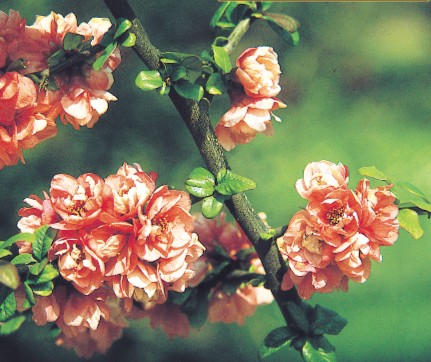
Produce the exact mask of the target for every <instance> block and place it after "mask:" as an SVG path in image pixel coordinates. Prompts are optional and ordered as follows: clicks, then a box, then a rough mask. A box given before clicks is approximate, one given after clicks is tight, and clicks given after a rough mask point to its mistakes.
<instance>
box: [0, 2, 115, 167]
mask: <svg viewBox="0 0 431 362" xmlns="http://www.w3.org/2000/svg"><path fill="white" fill-rule="evenodd" d="M110 26H111V23H110V22H109V20H107V19H99V18H95V19H92V20H91V21H90V22H89V23H88V24H87V23H82V24H81V25H79V26H78V25H77V20H76V17H75V15H73V14H69V15H68V16H66V17H63V16H61V15H58V14H55V13H54V12H52V13H51V14H50V15H49V16H46V17H43V16H39V17H37V20H36V22H35V23H34V24H33V25H32V26H26V25H25V19H21V17H20V14H19V12H17V11H13V10H11V11H10V12H9V15H7V14H5V13H3V12H1V11H0V169H1V168H3V167H4V166H10V165H15V164H16V163H17V162H18V159H19V158H20V159H21V161H22V162H23V163H24V158H23V155H22V150H23V149H31V148H33V147H35V146H36V145H37V144H39V143H41V142H42V141H44V140H46V139H48V138H51V137H54V136H55V135H56V134H57V125H56V123H55V119H56V117H57V116H60V118H61V121H62V122H63V123H64V124H67V123H68V122H69V123H71V124H72V125H73V126H74V127H75V128H77V129H79V127H80V126H87V127H92V126H93V125H94V124H95V123H96V122H97V120H98V118H99V116H100V115H101V114H103V113H105V112H106V110H107V108H108V102H109V101H114V100H116V98H115V97H114V96H113V95H112V94H110V93H109V92H107V90H109V89H110V88H111V86H112V84H113V81H114V79H113V77H112V71H113V70H114V69H115V68H116V67H117V66H118V64H119V63H120V62H121V57H120V52H119V50H118V49H115V51H114V52H113V53H112V55H111V56H110V58H109V59H108V60H107V61H106V62H105V64H104V66H103V67H102V69H100V70H99V71H95V70H93V68H92V66H91V64H87V63H86V62H82V63H79V64H75V65H74V66H73V67H72V68H70V69H65V70H63V71H61V72H59V73H57V74H53V75H52V76H53V77H49V78H48V79H45V80H42V79H39V81H42V83H43V82H46V80H49V83H55V85H54V86H52V87H51V86H49V84H48V85H47V84H46V83H45V84H42V83H41V84H35V83H34V82H33V80H32V79H31V78H30V77H28V76H29V74H32V73H33V74H34V73H37V72H42V71H44V70H45V69H48V68H49V59H50V58H51V56H53V55H54V54H56V53H57V52H58V51H59V50H61V49H62V48H63V39H64V37H65V36H66V34H68V33H73V34H79V35H82V36H83V37H84V39H85V40H89V39H90V38H91V37H92V38H93V39H92V40H91V45H92V46H93V45H96V44H98V43H99V42H100V40H101V38H102V36H103V34H104V33H106V32H107V31H108V29H109V28H110ZM67 54H68V55H69V54H70V55H72V54H73V51H68V53H67ZM53 89H57V90H53Z"/></svg>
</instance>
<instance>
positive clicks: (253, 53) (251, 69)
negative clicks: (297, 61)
mask: <svg viewBox="0 0 431 362" xmlns="http://www.w3.org/2000/svg"><path fill="white" fill-rule="evenodd" d="M277 58H278V57H277V54H276V53H275V52H274V50H273V49H272V48H270V47H258V48H248V49H246V50H244V51H243V52H242V53H241V55H240V56H239V57H238V59H237V61H236V66H237V67H238V68H237V69H236V71H235V75H234V79H235V78H236V80H238V81H239V82H241V84H242V85H243V86H244V91H245V93H246V94H247V95H248V96H250V97H275V96H276V95H277V94H278V93H279V92H280V90H281V88H280V86H279V85H278V82H279V80H280V74H281V70H280V65H279V64H278V59H277Z"/></svg>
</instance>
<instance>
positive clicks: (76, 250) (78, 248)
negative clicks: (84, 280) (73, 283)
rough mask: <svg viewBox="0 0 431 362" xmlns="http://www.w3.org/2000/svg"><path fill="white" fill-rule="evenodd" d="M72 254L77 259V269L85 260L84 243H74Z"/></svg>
mask: <svg viewBox="0 0 431 362" xmlns="http://www.w3.org/2000/svg"><path fill="white" fill-rule="evenodd" d="M70 255H71V256H72V258H73V259H74V260H75V263H76V266H75V269H77V268H79V266H80V264H81V263H82V262H83V261H84V260H85V253H84V251H83V248H82V245H79V244H73V246H72V252H71V253H70Z"/></svg>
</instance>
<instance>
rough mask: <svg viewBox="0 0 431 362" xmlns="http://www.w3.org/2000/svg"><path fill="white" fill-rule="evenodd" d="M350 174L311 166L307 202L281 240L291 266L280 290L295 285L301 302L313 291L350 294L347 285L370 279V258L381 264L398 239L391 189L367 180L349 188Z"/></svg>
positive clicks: (305, 184)
mask: <svg viewBox="0 0 431 362" xmlns="http://www.w3.org/2000/svg"><path fill="white" fill-rule="evenodd" d="M348 180H349V172H348V169H347V167H345V166H343V165H342V164H341V163H340V164H338V165H336V164H334V163H331V162H327V161H320V162H313V163H310V164H309V165H308V166H307V167H306V168H305V171H304V179H300V180H298V181H297V182H296V189H297V191H298V193H299V194H300V195H301V196H302V197H303V198H305V199H306V200H308V202H309V203H308V204H307V207H306V208H305V210H302V211H299V212H297V213H296V214H295V215H294V216H293V218H292V220H291V221H290V223H289V226H288V229H287V231H286V233H285V234H284V236H283V237H281V238H279V239H278V241H277V242H278V245H279V248H280V251H281V253H282V255H283V256H284V257H285V258H286V259H287V260H288V261H289V270H288V272H287V273H286V274H285V276H284V279H283V283H282V289H283V290H288V289H290V288H292V287H293V286H294V285H296V286H297V288H298V293H299V295H300V296H301V298H303V299H309V298H310V297H311V296H312V295H313V293H314V292H319V293H330V292H332V291H333V290H335V289H337V290H339V289H341V290H343V291H347V290H348V281H349V279H350V280H353V281H354V282H358V283H363V282H365V281H366V280H367V279H368V277H369V276H370V271H371V262H370V259H372V260H375V261H377V262H381V261H382V256H381V254H380V246H383V245H393V244H394V243H395V241H396V239H397V238H398V232H399V223H398V220H397V219H396V216H397V214H398V207H397V206H396V205H395V204H394V201H395V199H396V197H395V195H394V194H393V193H392V192H390V191H389V190H390V188H391V187H392V185H387V186H380V187H377V188H374V189H370V182H369V181H368V180H367V179H363V180H361V181H360V182H359V184H358V186H357V189H356V190H351V189H348V188H347V183H348Z"/></svg>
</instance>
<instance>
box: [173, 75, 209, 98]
mask: <svg viewBox="0 0 431 362" xmlns="http://www.w3.org/2000/svg"><path fill="white" fill-rule="evenodd" d="M174 89H175V91H176V92H177V93H178V94H179V95H180V96H181V97H184V98H187V99H194V100H195V101H196V102H199V101H200V100H201V99H202V97H203V96H204V89H203V88H202V86H200V85H196V84H192V83H190V82H188V81H185V80H183V79H181V80H180V81H178V82H176V83H174Z"/></svg>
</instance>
